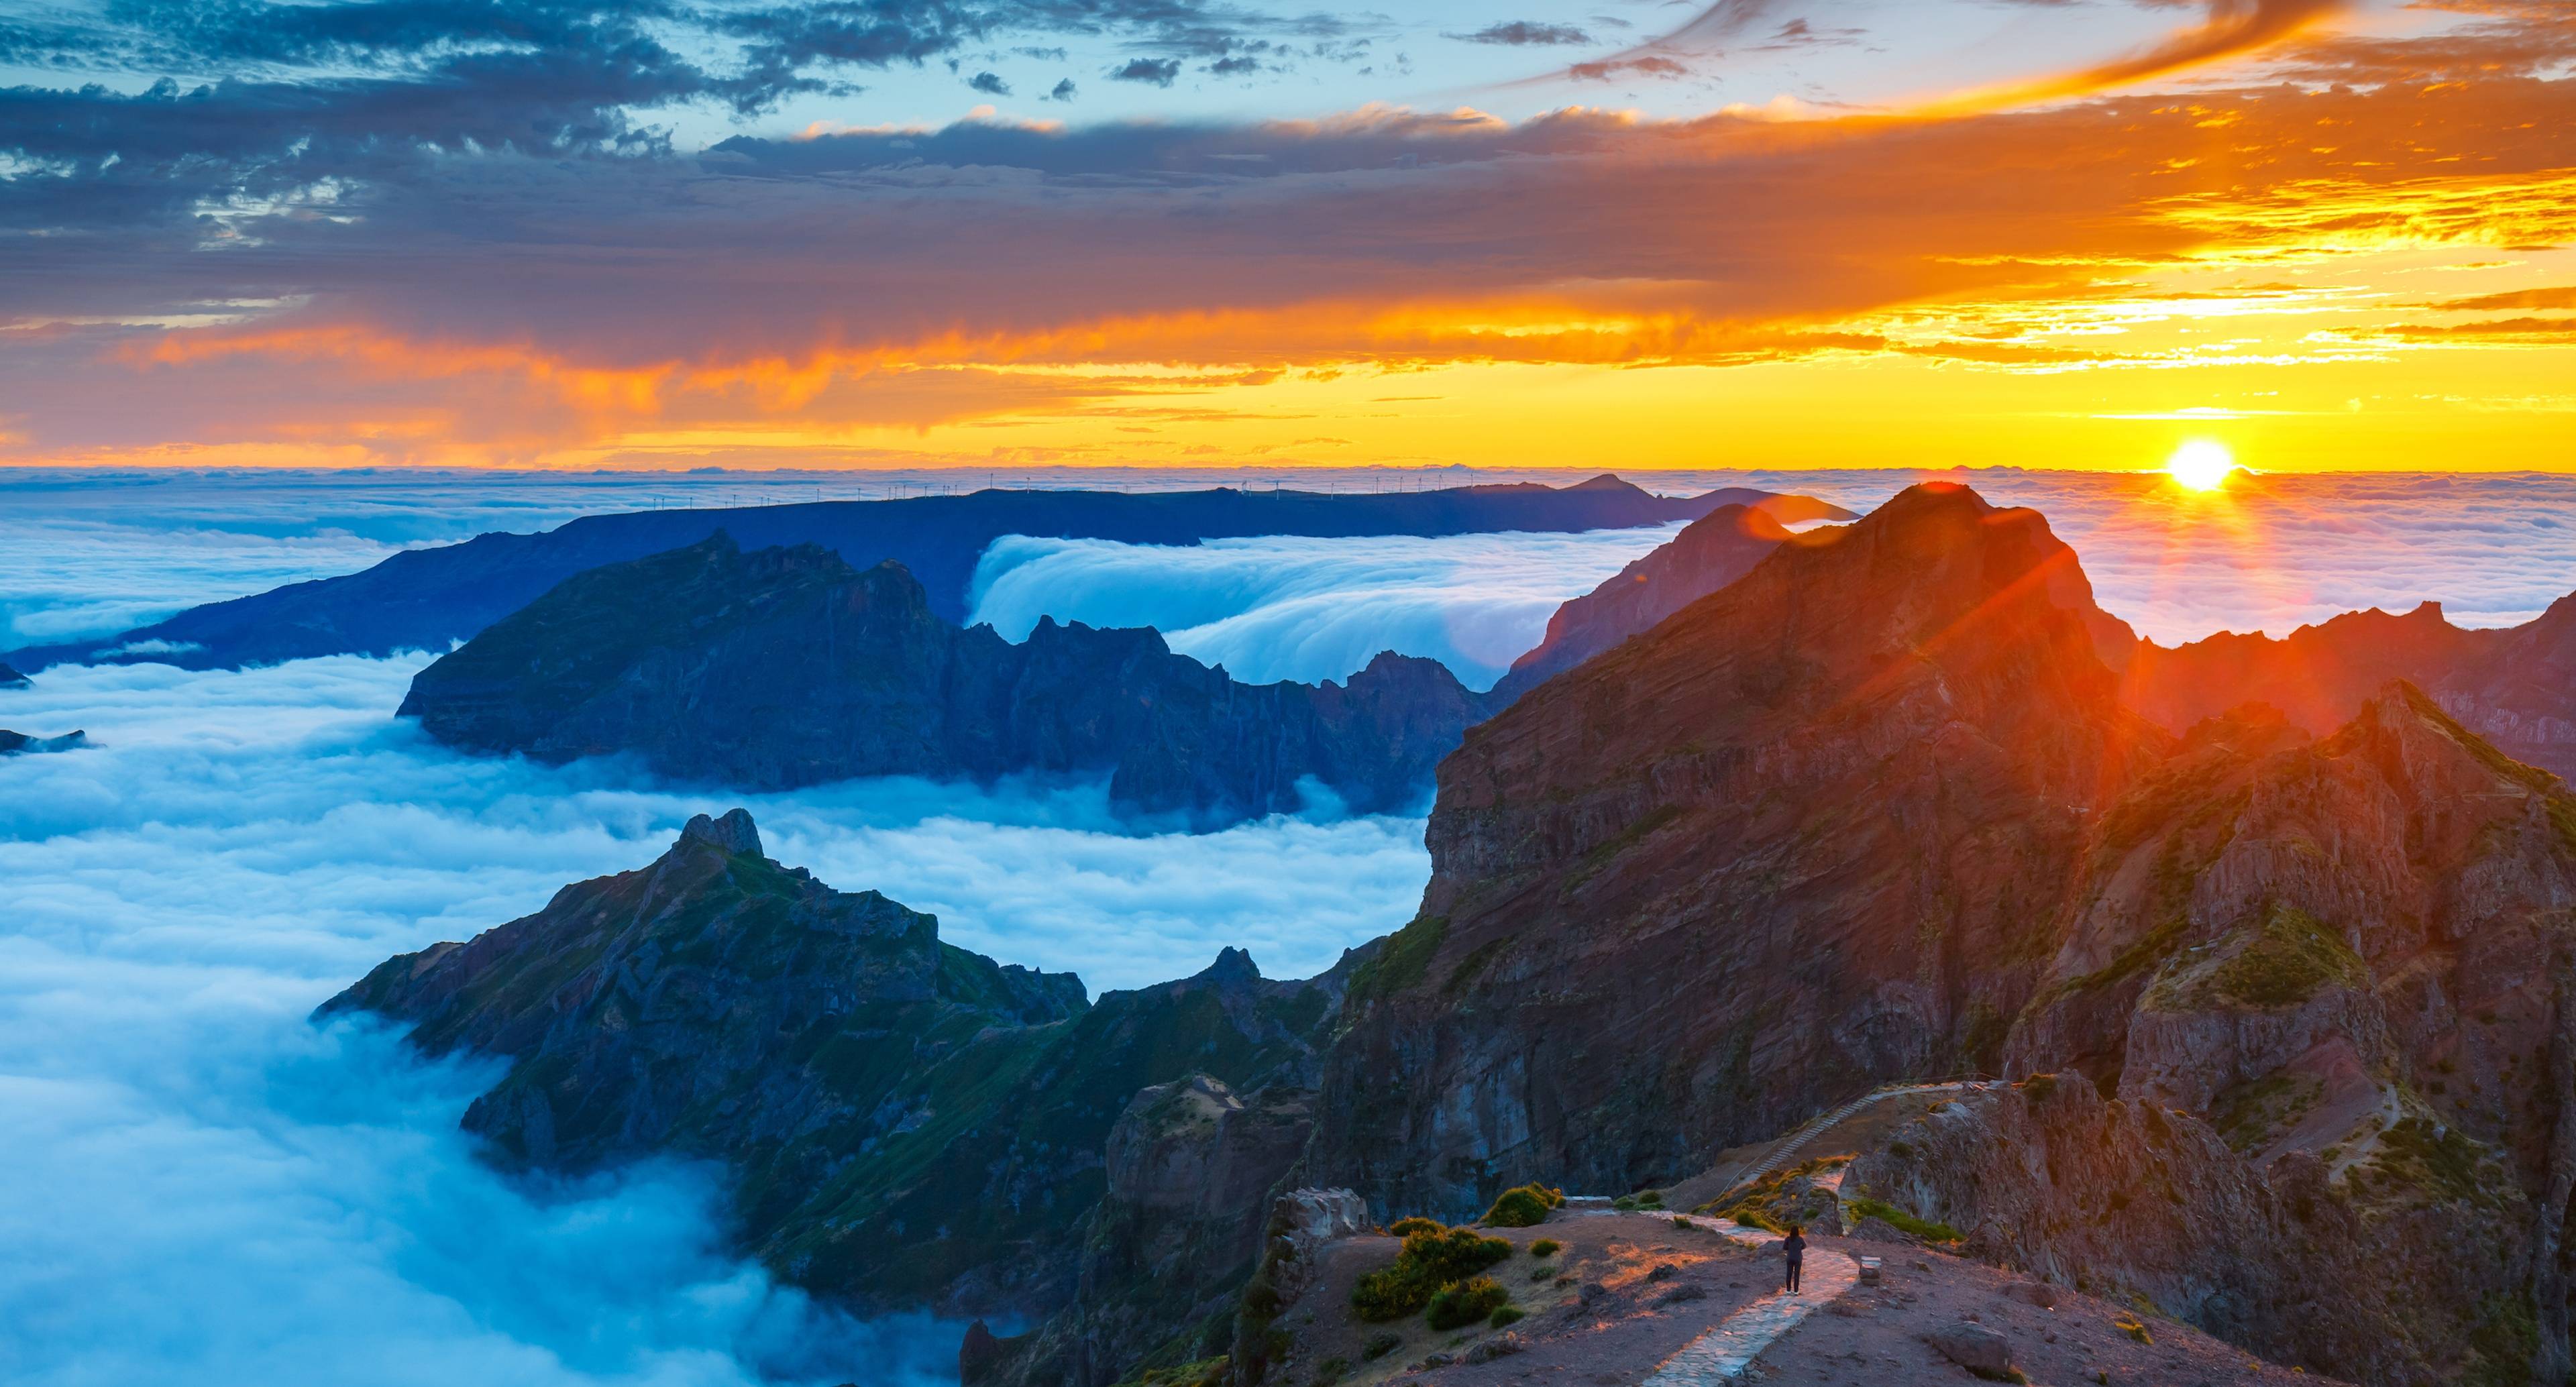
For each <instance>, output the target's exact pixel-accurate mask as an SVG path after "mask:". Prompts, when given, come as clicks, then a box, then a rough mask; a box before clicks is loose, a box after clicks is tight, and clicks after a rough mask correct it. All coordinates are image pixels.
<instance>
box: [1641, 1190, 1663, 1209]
mask: <svg viewBox="0 0 2576 1387" xmlns="http://www.w3.org/2000/svg"><path fill="white" fill-rule="evenodd" d="M1637 1207H1638V1208H1640V1209H1660V1208H1662V1207H1664V1192H1663V1191H1662V1190H1639V1191H1637Z"/></svg>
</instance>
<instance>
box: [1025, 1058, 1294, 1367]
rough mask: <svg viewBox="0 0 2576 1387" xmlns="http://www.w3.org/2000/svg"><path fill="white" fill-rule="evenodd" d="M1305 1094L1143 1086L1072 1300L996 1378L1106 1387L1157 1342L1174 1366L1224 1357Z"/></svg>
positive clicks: (1112, 1148)
mask: <svg viewBox="0 0 2576 1387" xmlns="http://www.w3.org/2000/svg"><path fill="white" fill-rule="evenodd" d="M1313 1099H1314V1093H1313V1091H1312V1090H1311V1089H1303V1088H1293V1087H1287V1086H1282V1085H1273V1086H1271V1087H1268V1088H1264V1089H1261V1090H1259V1091H1256V1092H1254V1093H1251V1094H1248V1095H1246V1094H1238V1093H1236V1092H1235V1091H1234V1090H1233V1089H1232V1088H1231V1087H1229V1086H1228V1085H1226V1084H1224V1083H1223V1082H1221V1081H1219V1080H1216V1079H1212V1078H1210V1077H1208V1076H1207V1075H1204V1074H1193V1075H1191V1076H1190V1077H1188V1078H1186V1079H1180V1080H1175V1081H1173V1082H1171V1083H1167V1084H1157V1085H1155V1086H1153V1087H1151V1088H1147V1089H1145V1090H1143V1091H1141V1092H1139V1093H1138V1094H1137V1095H1136V1097H1135V1098H1134V1099H1133V1100H1132V1101H1130V1102H1129V1103H1128V1105H1127V1109H1126V1111H1125V1112H1123V1113H1121V1114H1120V1115H1119V1118H1118V1124H1117V1126H1115V1127H1113V1128H1111V1129H1110V1133H1109V1147H1108V1167H1107V1172H1106V1173H1107V1176H1108V1188H1107V1189H1106V1191H1105V1192H1104V1193H1103V1194H1102V1196H1101V1200H1100V1203H1099V1204H1098V1205H1097V1206H1096V1207H1095V1208H1094V1209H1093V1210H1092V1213H1091V1216H1090V1218H1089V1219H1088V1220H1086V1222H1085V1226H1084V1230H1083V1233H1084V1236H1083V1254H1082V1273H1081V1281H1080V1285H1079V1286H1078V1287H1077V1289H1076V1291H1075V1295H1074V1300H1073V1303H1072V1304H1071V1305H1070V1306H1068V1307H1067V1308H1066V1309H1065V1310H1064V1311H1062V1312H1061V1313H1059V1314H1058V1315H1056V1316H1055V1318H1053V1319H1051V1320H1050V1321H1048V1322H1047V1324H1046V1325H1044V1326H1043V1327H1041V1328H1040V1329H1039V1331H1038V1332H1037V1333H1036V1334H1035V1335H1033V1336H1032V1337H1031V1339H1030V1341H1029V1342H1028V1343H1027V1344H1026V1345H1025V1346H1022V1347H1021V1348H1019V1349H1018V1350H1017V1351H1016V1353H1015V1354H1014V1355H1013V1357H1012V1359H1011V1361H1010V1363H1009V1366H1008V1368H1007V1369H1006V1370H1005V1371H1003V1372H1002V1373H1001V1374H1000V1375H999V1377H1000V1380H1002V1381H1006V1382H1010V1383H1020V1384H1028V1387H1039V1385H1040V1384H1048V1385H1049V1387H1056V1385H1058V1384H1061V1385H1062V1387H1108V1384H1110V1383H1113V1382H1116V1381H1119V1380H1120V1379H1122V1378H1125V1377H1128V1376H1130V1375H1132V1372H1133V1370H1134V1368H1135V1367H1136V1365H1137V1364H1138V1363H1140V1362H1143V1361H1146V1360H1147V1359H1148V1358H1149V1357H1150V1356H1152V1355H1153V1354H1154V1352H1155V1350H1157V1349H1165V1350H1166V1351H1165V1352H1164V1354H1163V1357H1164V1358H1166V1359H1168V1360H1170V1361H1174V1362H1180V1361H1189V1360H1193V1359H1197V1358H1202V1357H1207V1356H1210V1354H1211V1351H1213V1352H1223V1351H1224V1350H1223V1348H1222V1347H1220V1345H1221V1344H1222V1342H1223V1336H1224V1335H1225V1334H1226V1333H1227V1332H1228V1331H1230V1329H1231V1327H1232V1312H1233V1308H1234V1295H1235V1292H1237V1291H1239V1290H1240V1289H1242V1287H1243V1284H1244V1282H1245V1281H1246V1280H1247V1279H1248V1278H1249V1277H1250V1276H1251V1274H1252V1270H1253V1266H1254V1263H1255V1261H1256V1260H1257V1259H1258V1258H1259V1256H1260V1254H1261V1251H1262V1243H1263V1232H1264V1223H1265V1216H1266V1215H1267V1213H1268V1211H1269V1209H1270V1204H1271V1200H1270V1194H1271V1190H1272V1187H1273V1186H1275V1185H1277V1184H1278V1183H1279V1180H1280V1177H1282V1176H1283V1175H1285V1174H1286V1173H1287V1172H1288V1170H1289V1169H1290V1167H1292V1166H1294V1165H1295V1164H1296V1162H1297V1157H1298V1155H1299V1154H1300V1153H1301V1152H1303V1151H1304V1150H1305V1146H1306V1139H1307V1136H1308V1134H1309V1133H1310V1132H1312V1130H1313V1128H1314V1111H1313ZM1167 1345H1168V1346H1169V1347H1168V1348H1166V1346H1167Z"/></svg>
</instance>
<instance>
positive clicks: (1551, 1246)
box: [1530, 1238, 1565, 1257]
mask: <svg viewBox="0 0 2576 1387" xmlns="http://www.w3.org/2000/svg"><path fill="white" fill-rule="evenodd" d="M1564 1250H1565V1244H1563V1243H1561V1242H1558V1241H1557V1240H1556V1239H1554V1238H1541V1239H1539V1240H1538V1241H1537V1242H1534V1243H1531V1244H1530V1255H1531V1256H1533V1257H1553V1256H1555V1255H1556V1254H1557V1253H1559V1252H1562V1251H1564Z"/></svg>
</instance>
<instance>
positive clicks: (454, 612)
mask: <svg viewBox="0 0 2576 1387" xmlns="http://www.w3.org/2000/svg"><path fill="white" fill-rule="evenodd" d="M1727 505H1749V506H1760V507H1762V508H1764V509H1766V510H1769V511H1770V512H1771V513H1772V515H1773V516H1774V517H1775V518H1777V519H1779V520H1781V521H1783V522H1786V523H1790V524H1795V523H1797V522H1799V521H1802V520H1828V519H1830V520H1848V519H1850V518H1851V512H1849V511H1846V510H1844V509H1842V508H1841V507H1839V506H1833V505H1828V504H1827V503H1825V502H1823V501H1819V500H1816V499H1815V498H1813V497H1810V496H1781V495H1775V494H1773V493H1770V492H1764V491H1755V490H1751V489H1749V488H1746V487H1724V488H1720V489H1719V490H1716V491H1711V492H1707V493H1705V494H1702V495H1699V496H1688V497H1682V496H1656V495H1653V494H1651V493H1648V492H1646V491H1643V490H1641V489H1639V488H1637V487H1635V486H1632V485H1630V484H1628V483H1627V482H1623V481H1621V480H1619V479H1618V478H1617V477H1611V476H1601V477H1595V478H1593V479H1591V480H1590V481H1587V482H1582V483H1579V484H1577V485H1574V486H1565V487H1550V486H1542V485H1539V484H1537V483H1535V482H1515V483H1509V484H1501V485H1489V486H1461V487H1445V488H1442V489H1439V490H1435V491H1402V492H1398V491H1389V492H1376V493H1360V494H1340V495H1325V494H1322V493H1318V492H1311V491H1296V490H1269V491H1244V490H1238V489H1235V488H1232V487H1217V488H1212V489H1209V490H1204V491H1160V492H1133V493H1130V492H1105V491H1038V490H986V491H978V492H974V493H972V494H969V495H963V496H917V497H909V498H904V499H900V500H890V501H824V502H816V503H811V504H805V505H791V506H742V507H735V508H728V509H703V510H692V509H673V510H651V511H633V512H628V513H626V514H622V515H590V516H583V517H582V518H580V519H578V520H574V521H571V522H569V523H567V524H565V525H562V526H560V527H558V528H556V529H552V530H546V531H542V532H540V533H537V534H529V535H520V534H499V533H495V534H486V535H478V536H476V537H475V538H473V539H470V540H467V541H466V542H464V543H462V544H450V545H444V546H441V547H438V548H432V549H406V550H404V551H402V552H401V553H398V554H395V555H393V556H391V557H389V558H387V559H386V560H385V561H384V562H382V563H379V564H377V565H375V566H374V567H372V568H369V569H366V570H364V571H362V572H358V573H352V574H348V575H346V576H344V577H338V578H323V579H318V580H315V581H312V582H304V583H289V584H287V585H286V586H284V587H281V588H274V589H271V590H270V591H267V592H263V593H257V594H254V595H252V596H248V597H237V598H233V599H231V600H230V601H225V602H210V603H207V604H206V605H204V606H201V607H192V608H190V609H188V610H187V611H184V612H181V613H179V614H178V615H177V616H174V617H171V618H170V619H168V620H166V621H158V622H154V623H153V624H151V625H149V626H142V627H137V628H136V629H134V630H131V631H127V632H124V633H122V634H120V635H116V636H112V637H108V638H107V639H104V640H91V641H81V642H76V643H72V644H67V645H52V646H31V647H28V648H27V649H24V650H16V651H0V655H6V656H8V657H9V658H10V660H11V661H12V662H14V663H15V664H17V665H18V666H19V667H20V668H22V669H29V670H40V669H43V668H44V667H45V666H47V665H49V664H59V663H65V662H100V663H103V662H113V661H131V660H152V661H159V662H164V663H170V664H178V665H184V666H187V667H189V668H192V669H213V668H228V667H233V666H238V665H245V664H273V663H276V662H278V661H281V660H295V659H303V658H307V657H310V656H315V655H347V654H359V655H389V654H392V653H394V652H395V651H399V650H444V649H446V648H448V647H449V646H451V645H453V644H455V643H456V642H458V641H460V640H467V639H470V638H471V637H473V636H474V635H475V634H476V633H477V632H479V631H481V630H483V628H485V627H487V626H489V625H491V624H492V623H493V622H495V621H498V620H500V619H501V618H503V617H505V616H507V615H509V614H510V613H512V612H514V611H517V610H518V609H519V608H521V607H524V606H526V605H527V604H528V603H530V602H533V601H535V600H536V599H537V598H538V597H540V596H543V595H544V594H545V592H546V591H547V590H548V589H550V588H552V587H554V586H555V585H556V584H558V583H560V582H562V581H564V580H565V579H567V578H570V577H572V576H573V575H574V574H576V573H580V572H582V571H584V570H585V569H591V568H597V567H599V566H600V565H602V564H613V563H626V562H628V561H630V560H634V559H640V558H643V557H644V556H646V555H648V554H658V553H662V552H665V551H667V550H671V549H679V548H685V547H687V546H689V545H692V544H698V543H701V542H703V541H705V540H706V539H707V538H709V537H710V536H712V535H714V534H716V533H717V532H718V531H725V532H729V533H731V534H732V535H733V536H734V538H735V539H737V540H739V541H741V543H742V544H743V545H744V546H745V547H747V548H753V549H761V548H772V547H780V546H792V545H802V544H819V545H821V546H823V547H824V548H826V549H830V550H832V551H833V552H835V553H837V554H839V555H840V556H841V557H842V558H844V559H846V560H848V561H849V562H850V563H851V564H852V565H853V566H855V567H859V568H867V567H871V566H873V565H875V564H877V563H880V562H882V561H885V560H889V559H891V560H893V561H895V562H897V563H900V564H902V565H903V566H904V567H905V568H906V569H908V570H910V571H911V572H912V573H914V574H915V575H917V576H918V577H919V578H920V579H921V581H922V584H923V586H924V587H925V588H926V589H928V592H929V597H930V609H931V611H932V612H934V613H936V614H937V615H938V616H939V617H940V618H941V619H943V620H947V621H959V622H962V621H964V620H965V619H966V613H967V606H968V603H967V588H968V586H969V583H970V581H971V580H972V578H973V576H974V572H975V565H976V562H977V560H979V559H980V558H981V557H982V556H983V553H984V550H985V549H986V548H987V547H988V546H990V545H991V544H992V542H993V541H994V540H996V539H998V538H1000V537H1001V536H1003V535H1032V536H1037V537H1041V538H1054V539H1105V540H1116V541H1120V542H1123V543H1129V544H1197V543H1200V542H1202V541H1205V540H1211V539H1226V538H1243V537H1249V536H1256V535H1314V536H1319V537H1320V536H1362V535H1426V536H1427V535H1462V534H1490V533H1495V532H1499V531H1508V530H1535V531H1556V532H1565V531H1577V530H1599V529H1623V528H1627V527H1631V526H1639V525H1662V524H1668V523H1670V522H1672V521H1675V520H1688V519H1692V518H1694V517H1697V516H1700V515H1705V514H1707V513H1708V512H1709V511H1711V510H1714V509H1716V508H1717V507H1719V506H1727Z"/></svg>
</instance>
